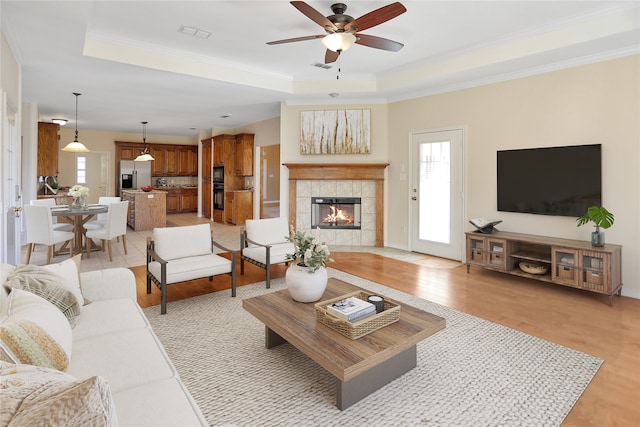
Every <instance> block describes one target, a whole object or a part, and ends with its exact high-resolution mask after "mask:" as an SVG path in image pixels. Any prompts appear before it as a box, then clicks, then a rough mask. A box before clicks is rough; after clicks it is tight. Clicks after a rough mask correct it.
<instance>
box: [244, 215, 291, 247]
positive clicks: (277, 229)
mask: <svg viewBox="0 0 640 427" xmlns="http://www.w3.org/2000/svg"><path fill="white" fill-rule="evenodd" d="M245 228H246V230H247V238H248V239H249V240H253V241H254V242H257V243H261V244H263V245H273V244H276V243H287V242H288V240H287V236H288V235H289V225H288V224H287V218H286V217H280V218H265V219H253V220H247V221H246V223H245ZM252 246H254V247H255V246H256V245H254V244H252V243H249V247H252ZM292 252H293V251H292Z"/></svg>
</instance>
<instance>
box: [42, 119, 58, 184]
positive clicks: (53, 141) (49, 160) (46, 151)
mask: <svg viewBox="0 0 640 427" xmlns="http://www.w3.org/2000/svg"><path fill="white" fill-rule="evenodd" d="M58 129H60V125H57V124H55V123H44V122H38V168H37V170H38V176H57V175H58Z"/></svg>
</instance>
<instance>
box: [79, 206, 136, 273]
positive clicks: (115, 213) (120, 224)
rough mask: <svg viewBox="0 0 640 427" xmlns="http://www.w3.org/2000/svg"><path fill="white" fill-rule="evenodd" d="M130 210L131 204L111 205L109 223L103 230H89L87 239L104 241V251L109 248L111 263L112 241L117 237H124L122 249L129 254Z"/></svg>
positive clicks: (88, 253) (89, 249)
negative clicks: (128, 226)
mask: <svg viewBox="0 0 640 427" xmlns="http://www.w3.org/2000/svg"><path fill="white" fill-rule="evenodd" d="M128 210H129V202H128V201H126V200H125V201H124V202H116V203H112V204H110V205H109V212H108V213H107V222H106V223H105V226H104V227H103V228H99V229H96V230H87V232H86V234H85V235H86V237H87V239H100V240H102V250H103V251H104V250H105V245H106V247H108V248H109V261H111V262H113V255H112V251H111V240H112V239H113V238H115V237H120V236H122V247H123V248H124V253H125V254H127V213H128ZM86 247H87V258H90V257H91V245H90V244H89V243H88V242H87V245H86Z"/></svg>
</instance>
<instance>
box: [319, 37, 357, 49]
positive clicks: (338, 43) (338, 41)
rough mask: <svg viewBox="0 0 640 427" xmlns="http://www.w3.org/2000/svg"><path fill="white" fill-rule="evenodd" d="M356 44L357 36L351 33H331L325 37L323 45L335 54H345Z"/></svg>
mask: <svg viewBox="0 0 640 427" xmlns="http://www.w3.org/2000/svg"><path fill="white" fill-rule="evenodd" d="M355 42H356V36H354V35H353V34H351V33H331V34H327V35H326V36H324V38H323V39H322V44H323V45H324V47H326V48H327V49H329V50H330V51H333V52H344V51H345V50H347V49H349V48H350V47H351V46H353V44H354V43H355Z"/></svg>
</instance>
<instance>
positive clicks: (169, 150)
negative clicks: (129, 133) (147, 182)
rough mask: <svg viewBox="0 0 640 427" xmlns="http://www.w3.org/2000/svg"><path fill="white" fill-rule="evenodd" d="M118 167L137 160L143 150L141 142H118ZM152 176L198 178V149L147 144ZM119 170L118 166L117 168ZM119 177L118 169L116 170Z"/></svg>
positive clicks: (179, 145)
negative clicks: (123, 163) (122, 162)
mask: <svg viewBox="0 0 640 427" xmlns="http://www.w3.org/2000/svg"><path fill="white" fill-rule="evenodd" d="M115 144H116V165H118V164H119V162H120V160H135V158H136V157H138V155H139V154H140V152H141V151H142V149H143V147H144V146H143V144H142V143H140V142H123V141H116V143H115ZM147 146H148V147H149V154H151V156H152V157H153V158H154V160H152V161H151V163H152V166H151V175H152V176H164V177H171V176H198V147H197V146H196V145H181V144H147ZM116 168H117V166H116ZM116 176H117V169H116Z"/></svg>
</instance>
